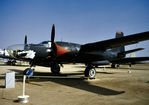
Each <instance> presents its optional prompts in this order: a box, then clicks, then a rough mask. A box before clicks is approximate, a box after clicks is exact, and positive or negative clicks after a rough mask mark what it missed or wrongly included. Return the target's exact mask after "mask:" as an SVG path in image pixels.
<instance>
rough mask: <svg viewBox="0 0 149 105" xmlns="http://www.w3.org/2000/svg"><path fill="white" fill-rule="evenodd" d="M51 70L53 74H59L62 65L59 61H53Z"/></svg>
mask: <svg viewBox="0 0 149 105" xmlns="http://www.w3.org/2000/svg"><path fill="white" fill-rule="evenodd" d="M51 72H52V73H53V74H59V72H60V66H59V64H57V63H52V64H51Z"/></svg>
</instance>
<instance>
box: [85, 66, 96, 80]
mask: <svg viewBox="0 0 149 105" xmlns="http://www.w3.org/2000/svg"><path fill="white" fill-rule="evenodd" d="M84 75H85V77H88V78H91V79H92V78H95V76H96V69H95V68H94V67H93V66H87V67H86V69H85V72H84Z"/></svg>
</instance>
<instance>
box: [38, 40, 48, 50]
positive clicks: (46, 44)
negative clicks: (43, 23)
mask: <svg viewBox="0 0 149 105" xmlns="http://www.w3.org/2000/svg"><path fill="white" fill-rule="evenodd" d="M39 44H40V45H43V46H45V47H49V48H50V47H51V41H43V42H41V43H39Z"/></svg>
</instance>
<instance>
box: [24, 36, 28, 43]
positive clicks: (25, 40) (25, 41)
mask: <svg viewBox="0 0 149 105" xmlns="http://www.w3.org/2000/svg"><path fill="white" fill-rule="evenodd" d="M24 44H27V35H25V39H24Z"/></svg>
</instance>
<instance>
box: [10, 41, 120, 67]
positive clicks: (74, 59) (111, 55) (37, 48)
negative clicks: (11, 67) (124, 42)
mask: <svg viewBox="0 0 149 105" xmlns="http://www.w3.org/2000/svg"><path fill="white" fill-rule="evenodd" d="M24 47H25V49H26V50H32V51H34V52H35V58H34V59H33V63H34V65H41V66H50V62H51V61H53V58H51V54H52V49H51V42H50V41H43V42H41V43H39V44H27V45H24V44H22V45H13V46H11V47H9V48H8V52H9V53H10V55H12V56H13V57H16V56H15V54H16V52H18V51H21V50H23V49H24ZM55 47H56V49H57V50H56V51H57V57H56V58H54V60H55V61H56V62H58V63H62V64H63V63H85V64H88V63H94V64H99V65H100V64H101V65H102V64H109V63H110V61H112V60H114V59H119V57H118V52H117V51H115V50H113V49H106V50H96V51H91V52H80V48H81V45H80V44H76V43H69V42H62V41H59V42H55ZM10 49H11V50H10Z"/></svg>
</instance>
